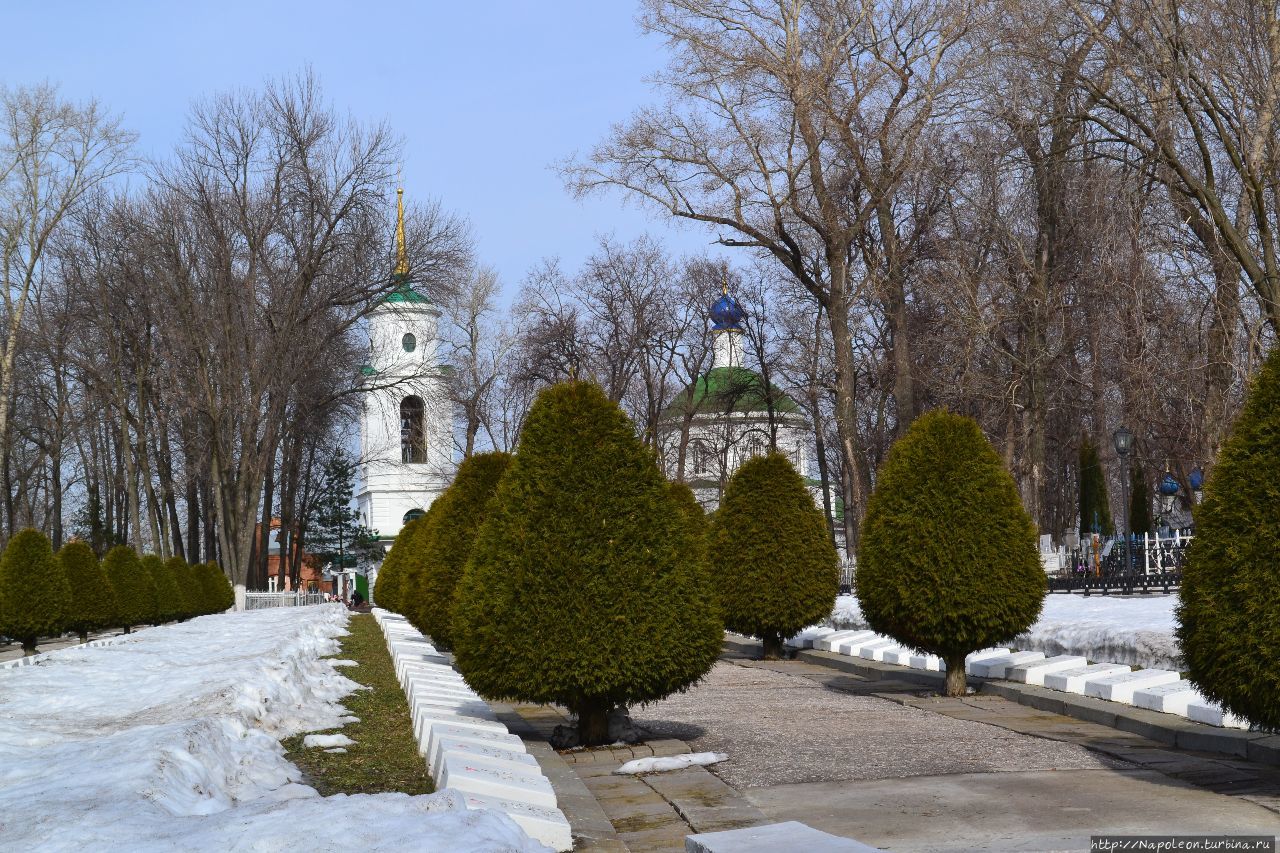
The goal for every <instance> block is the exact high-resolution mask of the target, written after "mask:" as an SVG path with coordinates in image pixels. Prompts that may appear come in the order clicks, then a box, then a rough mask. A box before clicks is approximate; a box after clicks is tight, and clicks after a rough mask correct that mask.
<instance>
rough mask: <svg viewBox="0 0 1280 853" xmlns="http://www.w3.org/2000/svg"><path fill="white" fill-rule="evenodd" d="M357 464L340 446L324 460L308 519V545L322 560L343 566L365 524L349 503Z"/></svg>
mask: <svg viewBox="0 0 1280 853" xmlns="http://www.w3.org/2000/svg"><path fill="white" fill-rule="evenodd" d="M355 476H356V466H355V463H354V462H353V461H352V460H351V458H350V456H349V455H348V454H347V452H346V451H345V450H343V449H342V448H338V449H337V450H335V451H334V452H333V455H332V456H330V457H329V458H328V460H326V461H325V463H324V473H323V475H322V479H321V483H320V487H319V489H318V492H317V496H316V500H315V503H314V505H313V507H312V511H311V513H310V516H309V518H308V522H307V531H308V543H307V544H308V548H309V550H310V551H311V553H313V554H315V555H316V556H318V557H320V558H321V559H322V560H323V561H325V562H330V563H334V564H336V565H337V566H339V567H340V568H341V567H344V566H346V565H348V562H347V560H348V558H349V557H350V556H352V554H353V546H354V545H355V541H356V539H357V538H359V537H360V536H361V534H362V533H363V532H365V531H364V528H363V527H362V526H361V524H360V513H359V512H358V511H357V510H356V509H355V508H354V507H352V506H351V496H352V494H353V493H354V491H355Z"/></svg>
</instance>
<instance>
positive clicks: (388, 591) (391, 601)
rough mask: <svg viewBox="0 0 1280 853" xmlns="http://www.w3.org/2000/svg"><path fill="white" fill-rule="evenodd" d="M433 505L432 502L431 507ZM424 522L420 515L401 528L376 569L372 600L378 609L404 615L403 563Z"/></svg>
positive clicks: (428, 511)
mask: <svg viewBox="0 0 1280 853" xmlns="http://www.w3.org/2000/svg"><path fill="white" fill-rule="evenodd" d="M434 505H435V504H434V502H433V503H432V506H434ZM430 512H431V510H430V509H428V510H427V513H428V514H430ZM425 520H426V516H425V515H420V516H418V517H417V518H415V519H413V520H412V521H410V522H409V523H408V524H406V525H405V526H404V527H401V528H400V532H399V533H397V534H396V538H395V540H394V541H392V543H391V550H389V551H387V556H386V557H385V558H384V559H383V560H382V565H381V566H379V567H378V579H377V580H376V581H374V584H373V600H374V602H375V603H377V605H378V606H379V607H381V608H383V609H386V610H390V611H391V612H392V613H400V614H402V615H403V613H404V610H403V608H404V603H403V602H402V601H401V600H400V587H401V585H402V583H403V581H404V576H405V573H406V572H405V563H406V562H407V561H408V556H409V554H410V553H411V552H412V550H413V545H412V544H411V542H412V540H413V539H414V537H416V536H417V535H418V531H419V529H420V528H421V527H422V525H423V522H424V521H425Z"/></svg>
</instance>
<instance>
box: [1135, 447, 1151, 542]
mask: <svg viewBox="0 0 1280 853" xmlns="http://www.w3.org/2000/svg"><path fill="white" fill-rule="evenodd" d="M1154 530H1155V523H1154V522H1153V521H1152V518H1151V485H1150V484H1149V483H1148V482H1147V476H1146V474H1145V473H1144V472H1143V470H1142V466H1141V465H1139V464H1138V463H1137V462H1134V463H1133V466H1132V467H1131V468H1130V469H1129V532H1130V533H1136V534H1138V535H1141V534H1143V533H1151V532H1153V531H1154Z"/></svg>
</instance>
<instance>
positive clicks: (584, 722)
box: [577, 699, 610, 746]
mask: <svg viewBox="0 0 1280 853" xmlns="http://www.w3.org/2000/svg"><path fill="white" fill-rule="evenodd" d="M609 708H610V705H609V703H608V702H604V701H602V700H591V699H589V700H585V701H583V703H582V704H581V705H579V706H578V708H577V713H578V743H579V745H581V746H600V745H601V744H606V743H608V742H609Z"/></svg>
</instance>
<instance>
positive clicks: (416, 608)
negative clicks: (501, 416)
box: [401, 451, 512, 649]
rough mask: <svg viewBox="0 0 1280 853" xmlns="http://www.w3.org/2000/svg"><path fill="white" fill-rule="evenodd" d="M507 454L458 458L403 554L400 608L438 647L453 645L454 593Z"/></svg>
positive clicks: (507, 461) (498, 453) (486, 454)
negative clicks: (405, 563) (406, 558)
mask: <svg viewBox="0 0 1280 853" xmlns="http://www.w3.org/2000/svg"><path fill="white" fill-rule="evenodd" d="M511 458H512V457H511V454H509V453H501V452H498V451H494V452H491V453H478V454H475V455H474V456H469V457H467V458H466V459H464V460H462V464H461V465H459V466H458V473H457V474H456V475H455V476H454V478H453V483H452V484H450V486H449V488H448V489H446V490H445V492H444V494H442V495H441V496H440V497H439V498H437V499H436V500H435V502H434V503H432V505H431V512H430V513H429V514H428V515H429V516H430V517H429V518H428V519H427V520H426V523H425V524H424V525H423V535H422V536H421V537H420V538H419V541H418V542H417V544H416V545H415V546H414V548H413V549H412V551H411V552H410V554H409V555H408V556H409V561H410V564H409V567H408V572H407V578H406V580H405V582H404V585H403V588H402V590H401V602H402V604H403V606H404V607H403V610H402V612H403V613H404V614H405V615H406V616H407V617H409V618H410V619H411V620H412V621H413V623H414V625H416V626H417V627H418V628H419V630H421V631H422V632H423V633H424V634H426V635H427V636H429V637H430V638H431V639H432V641H433V642H434V643H436V644H437V645H439V646H441V647H442V648H445V649H451V648H453V594H454V591H455V589H456V588H457V586H458V580H459V579H460V578H461V577H462V570H463V567H464V566H466V564H467V560H468V558H470V556H471V549H472V546H473V545H475V541H476V534H477V533H479V531H480V525H482V524H483V523H484V520H485V518H487V517H488V506H489V502H490V501H492V500H493V496H494V494H495V493H496V492H497V491H498V481H499V480H501V479H502V475H503V474H504V473H505V472H506V470H507V466H509V465H510V464H511Z"/></svg>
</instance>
